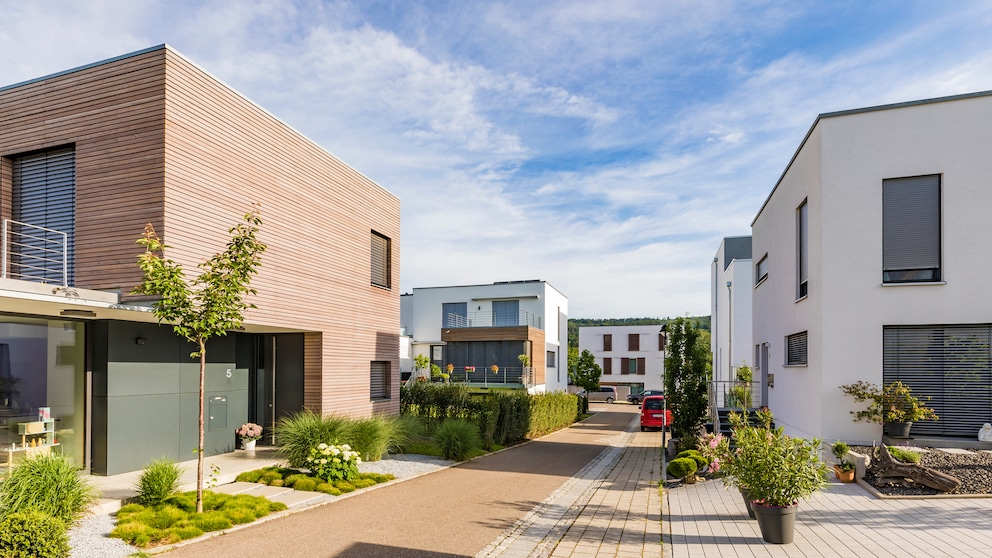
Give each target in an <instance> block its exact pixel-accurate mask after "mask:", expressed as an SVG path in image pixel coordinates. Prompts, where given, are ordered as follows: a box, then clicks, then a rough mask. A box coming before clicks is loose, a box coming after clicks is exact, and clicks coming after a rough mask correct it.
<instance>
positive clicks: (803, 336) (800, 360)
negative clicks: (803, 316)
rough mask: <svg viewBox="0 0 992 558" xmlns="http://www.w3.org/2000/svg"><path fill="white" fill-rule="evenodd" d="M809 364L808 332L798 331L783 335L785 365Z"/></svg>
mask: <svg viewBox="0 0 992 558" xmlns="http://www.w3.org/2000/svg"><path fill="white" fill-rule="evenodd" d="M808 364H809V332H808V331H800V332H798V333H793V334H792V335H786V336H785V365H786V366H807V365H808Z"/></svg>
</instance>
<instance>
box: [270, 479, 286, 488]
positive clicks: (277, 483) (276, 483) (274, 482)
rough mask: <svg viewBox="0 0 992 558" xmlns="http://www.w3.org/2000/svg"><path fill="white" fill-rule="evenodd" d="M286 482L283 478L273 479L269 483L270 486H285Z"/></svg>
mask: <svg viewBox="0 0 992 558" xmlns="http://www.w3.org/2000/svg"><path fill="white" fill-rule="evenodd" d="M284 484H286V481H284V480H282V479H273V480H272V482H270V483H269V486H283V485H284Z"/></svg>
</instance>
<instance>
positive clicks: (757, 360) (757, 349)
mask: <svg viewBox="0 0 992 558" xmlns="http://www.w3.org/2000/svg"><path fill="white" fill-rule="evenodd" d="M752 362H754V367H753V368H754V369H755V370H758V369H759V368H761V345H755V346H754V360H753V361H752Z"/></svg>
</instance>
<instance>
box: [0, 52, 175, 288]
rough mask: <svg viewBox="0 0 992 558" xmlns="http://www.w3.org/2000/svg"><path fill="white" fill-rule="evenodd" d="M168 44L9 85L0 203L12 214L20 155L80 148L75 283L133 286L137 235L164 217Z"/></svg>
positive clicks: (4, 97) (3, 110)
mask: <svg viewBox="0 0 992 558" xmlns="http://www.w3.org/2000/svg"><path fill="white" fill-rule="evenodd" d="M164 61H165V50H157V51H153V52H148V53H145V54H142V55H139V56H134V57H131V58H126V59H123V60H118V61H115V62H111V63H107V64H102V65H99V66H95V67H92V68H88V69H85V70H80V71H77V72H72V73H68V74H64V75H60V76H56V77H53V78H50V79H46V80H42V81H38V82H33V83H28V84H25V85H23V86H20V87H15V88H13V89H8V90H5V91H0V156H3V163H2V164H0V204H2V211H0V213H2V215H3V216H4V217H9V216H10V203H11V198H10V192H11V167H10V159H11V157H14V156H17V155H20V154H23V153H26V152H30V151H34V150H38V149H42V148H47V147H55V146H61V145H74V146H75V149H76V230H75V237H76V250H75V253H76V281H75V285H76V286H78V287H83V288H88V289H118V288H123V289H125V290H130V288H131V287H133V285H135V284H137V282H138V280H139V279H140V277H141V274H140V272H139V270H138V269H137V267H136V266H135V259H136V256H137V254H138V252H139V250H138V247H137V246H136V245H135V243H134V241H135V239H137V238H138V236H139V235H140V234H141V232H142V230H143V228H144V226H145V223H148V222H153V223H157V224H158V225H161V224H162V222H163V216H164V199H165V197H164V192H163V187H164V173H165V157H164V149H163V141H164V137H165V66H164Z"/></svg>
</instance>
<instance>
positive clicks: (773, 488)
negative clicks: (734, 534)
mask: <svg viewBox="0 0 992 558" xmlns="http://www.w3.org/2000/svg"><path fill="white" fill-rule="evenodd" d="M734 444H735V446H736V447H735V448H734V450H733V451H732V454H733V457H732V459H730V461H729V464H730V467H731V470H732V472H733V476H731V477H725V478H728V479H729V481H728V482H729V483H730V484H733V485H735V486H743V487H746V490H747V493H748V495H749V496H750V498H751V499H752V501H751V507H752V508H753V510H754V513H755V516H756V517H757V520H758V527H759V529H760V530H761V537H762V539H764V540H765V542H769V543H773V544H789V543H791V542H792V540H793V535H794V532H795V521H796V511H797V509H798V505H799V501H800V500H804V499H806V498H809V497H810V496H812V495H813V494H815V493H816V492H818V491H819V490H822V489H823V488H824V487H825V486H826V485H827V464H826V462H825V461H823V460H822V459H821V458H820V440H818V439H815V438H814V439H806V438H799V437H793V436H787V435H786V434H785V433H784V431H783V429H782V428H781V427H779V428H776V429H771V428H763V427H759V426H744V427H740V428H735V429H734ZM727 465H728V464H726V463H725V464H724V468H726V467H727Z"/></svg>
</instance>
